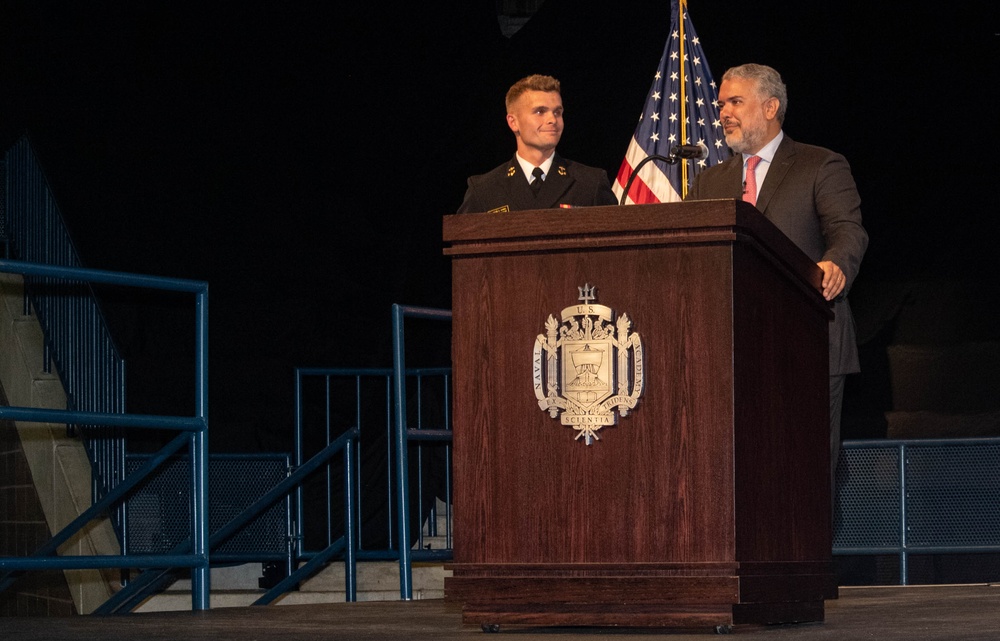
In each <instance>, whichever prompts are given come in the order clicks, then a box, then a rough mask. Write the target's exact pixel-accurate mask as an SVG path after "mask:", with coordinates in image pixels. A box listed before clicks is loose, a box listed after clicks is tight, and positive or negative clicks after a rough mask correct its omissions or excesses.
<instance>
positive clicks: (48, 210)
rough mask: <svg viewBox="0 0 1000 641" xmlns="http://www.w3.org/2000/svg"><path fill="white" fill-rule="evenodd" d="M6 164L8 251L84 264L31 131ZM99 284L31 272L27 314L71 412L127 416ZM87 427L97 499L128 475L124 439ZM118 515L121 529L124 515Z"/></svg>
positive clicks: (30, 259)
mask: <svg viewBox="0 0 1000 641" xmlns="http://www.w3.org/2000/svg"><path fill="white" fill-rule="evenodd" d="M3 169H4V172H3V176H4V180H3V199H2V200H3V211H2V212H0V213H2V218H3V221H2V222H0V230H2V231H3V234H0V235H3V236H4V237H5V241H6V245H7V246H5V250H6V251H7V252H9V253H10V255H11V256H13V257H16V258H17V259H18V260H21V261H24V262H27V263H36V264H42V265H51V266H61V267H72V268H82V267H83V266H82V264H81V262H80V258H79V255H78V253H77V250H76V248H75V246H74V244H73V240H72V238H71V237H70V235H69V231H68V230H67V229H66V226H65V224H64V223H63V218H62V214H61V212H60V210H59V206H58V204H57V203H56V199H55V197H54V196H53V194H52V191H51V190H50V189H49V186H48V181H47V179H46V178H45V174H44V172H43V171H42V168H41V167H40V165H39V163H38V160H37V158H36V157H35V155H34V152H33V151H32V148H31V144H30V142H29V140H28V138H27V136H24V137H22V138H21V139H20V140H18V141H17V142H16V143H15V144H14V145H13V146H11V147H10V149H8V150H7V151H6V153H5V154H4V158H3ZM3 257H4V258H6V256H3ZM92 282H93V281H86V280H83V279H79V278H69V277H66V278H65V279H59V278H53V277H48V276H40V275H36V274H29V275H26V278H25V288H26V292H27V293H28V295H29V296H26V297H25V314H27V313H29V312H30V311H32V310H33V311H34V313H35V314H36V315H37V318H38V322H39V324H40V325H41V327H42V331H43V333H44V335H45V359H44V363H43V366H44V367H45V368H46V371H48V368H49V367H50V363H51V364H54V365H55V367H56V371H57V372H58V374H59V378H60V380H61V381H62V384H63V387H64V389H65V390H66V397H67V406H68V407H69V409H73V410H82V411H92V412H105V413H113V414H121V413H123V412H124V411H125V402H126V391H125V390H126V383H125V374H126V369H125V361H124V359H123V358H122V357H121V355H120V352H119V350H118V347H117V346H116V345H115V343H114V340H113V339H112V337H111V333H110V332H109V331H108V327H107V323H106V322H105V319H104V315H103V313H102V311H101V309H100V307H99V305H98V303H97V298H96V297H95V296H94V294H93V290H92V287H91V285H92ZM29 299H30V304H29V302H28V301H29ZM68 427H69V428H70V429H71V430H72V428H73V426H72V425H70V426H68ZM83 432H84V434H83V435H84V445H85V446H86V448H87V453H88V456H89V457H90V459H91V463H92V465H93V475H92V493H93V498H94V500H95V501H97V500H100V499H101V498H102V497H103V496H104V494H106V493H107V492H109V491H110V490H111V489H112V488H114V487H115V486H116V485H117V484H119V483H121V482H122V480H123V479H124V457H125V443H124V438H123V435H122V433H121V431H120V430H115V429H108V428H106V427H101V428H97V427H88V428H85V429H84V430H83ZM112 516H113V519H112V521H113V523H114V524H115V526H116V529H117V531H118V533H119V534H121V528H122V518H123V517H122V512H121V511H120V510H119V511H118V512H117V513H116V514H114V515H112Z"/></svg>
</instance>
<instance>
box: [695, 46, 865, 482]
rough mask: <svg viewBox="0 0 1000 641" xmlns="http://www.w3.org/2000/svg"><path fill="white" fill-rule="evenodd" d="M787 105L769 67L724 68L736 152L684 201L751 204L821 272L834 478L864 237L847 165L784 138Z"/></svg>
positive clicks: (722, 89) (728, 131)
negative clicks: (829, 306)
mask: <svg viewBox="0 0 1000 641" xmlns="http://www.w3.org/2000/svg"><path fill="white" fill-rule="evenodd" d="M787 104H788V95H787V91H786V89H785V84H784V82H782V80H781V76H780V75H779V74H778V72H777V71H775V70H774V69H772V68H770V67H767V66H764V65H756V64H746V65H742V66H739V67H734V68H732V69H729V70H728V71H726V73H725V74H724V75H723V76H722V84H721V85H720V86H719V108H720V113H719V118H720V122H721V123H722V127H723V129H724V131H725V136H726V144H727V145H729V147H730V149H732V150H733V152H735V155H734V156H733V157H732V158H730V159H729V160H727V161H725V162H723V163H722V164H720V165H716V166H715V167H712V168H710V169H708V170H706V171H704V172H702V173H700V174H699V175H698V176H697V178H695V181H694V184H693V185H692V187H691V191H690V192H689V193H688V195H687V199H688V200H694V199H704V198H742V199H743V200H747V201H749V202H751V203H752V204H754V205H755V206H756V207H757V209H758V210H759V211H760V212H761V213H762V214H764V216H766V217H767V218H768V219H769V220H770V221H771V222H773V223H774V224H775V225H776V226H777V227H778V229H780V230H781V231H783V232H784V233H785V235H786V236H788V237H789V238H790V239H791V240H792V241H793V242H794V243H795V244H796V245H798V247H799V249H801V250H802V251H803V252H804V253H805V254H806V255H808V256H809V257H810V258H811V259H812V260H814V261H816V264H817V265H819V267H820V269H822V270H823V283H822V287H823V297H824V298H826V300H828V301H833V312H834V315H835V317H834V320H833V321H832V322H831V324H830V447H831V473H832V474H836V465H837V459H838V455H839V452H840V415H841V407H842V402H843V393H844V380H845V377H846V375H847V374H851V373H854V372H857V371H859V370H860V363H859V359H858V347H857V335H856V333H855V328H854V318H853V316H852V315H851V308H850V305H849V304H848V302H847V292H848V291H849V290H850V288H851V286H852V285H853V283H854V279H855V277H856V276H857V275H858V270H859V269H860V267H861V259H862V257H863V256H864V254H865V250H866V249H867V248H868V233H867V232H866V231H865V229H864V227H863V226H862V224H861V198H860V196H859V195H858V190H857V187H856V186H855V184H854V178H853V177H852V175H851V168H850V166H849V165H848V163H847V160H846V159H845V158H844V157H843V156H841V155H840V154H837V153H834V152H832V151H830V150H829V149H824V148H822V147H815V146H812V145H805V144H802V143H798V142H795V141H794V140H792V139H791V138H789V137H788V136H787V135H785V134H784V132H783V131H782V123H783V122H784V120H785V109H786V106H787ZM757 159H759V160H757Z"/></svg>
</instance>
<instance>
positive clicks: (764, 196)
mask: <svg viewBox="0 0 1000 641" xmlns="http://www.w3.org/2000/svg"><path fill="white" fill-rule="evenodd" d="M794 157H795V142H794V141H793V140H792V139H791V138H789V137H788V136H787V135H785V138H784V140H782V141H781V144H780V145H778V149H777V151H775V152H774V160H772V161H771V166H770V167H768V169H767V177H766V178H765V179H764V185H763V187H761V189H760V193H759V194H758V195H757V210H758V211H760V212H761V213H767V203H769V202H770V201H771V196H772V195H774V193H775V192H776V191H777V190H778V187H780V186H781V181H783V180H784V179H785V176H786V175H787V174H788V170H789V169H790V168H791V167H792V162H793V159H794Z"/></svg>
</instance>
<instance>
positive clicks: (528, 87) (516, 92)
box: [505, 73, 562, 113]
mask: <svg viewBox="0 0 1000 641" xmlns="http://www.w3.org/2000/svg"><path fill="white" fill-rule="evenodd" d="M526 91H546V92H548V91H554V92H556V93H562V92H561V91H560V89H559V81H558V80H556V79H555V78H553V77H552V76H543V75H540V74H537V73H536V74H533V75H531V76H528V77H526V78H521V79H520V80H518V81H517V82H515V83H514V84H513V85H511V87H510V89H508V90H507V98H506V100H505V105H506V107H507V113H510V111H511V107H512V106H513V105H514V103H515V102H517V99H518V98H520V97H521V96H522V95H524V92H526Z"/></svg>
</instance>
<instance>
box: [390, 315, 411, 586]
mask: <svg viewBox="0 0 1000 641" xmlns="http://www.w3.org/2000/svg"><path fill="white" fill-rule="evenodd" d="M405 349H406V346H405V344H404V340H403V307H402V306H400V305H398V304H395V303H394V304H393V306H392V368H393V388H394V390H393V391H394V396H395V398H394V399H393V401H394V407H395V411H396V426H395V443H396V501H397V505H396V512H397V513H398V514H399V518H398V519H397V520H398V521H399V522H398V523H397V524H396V526H397V528H398V531H399V540H398V541H397V542H396V545H397V546H398V547H399V598H400V599H402V600H405V601H409V600H411V599H413V567H412V561H411V559H410V543H409V542H410V471H409V461H408V457H407V455H406V453H407V447H406V445H407V444H406V365H405V360H406V357H405Z"/></svg>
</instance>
